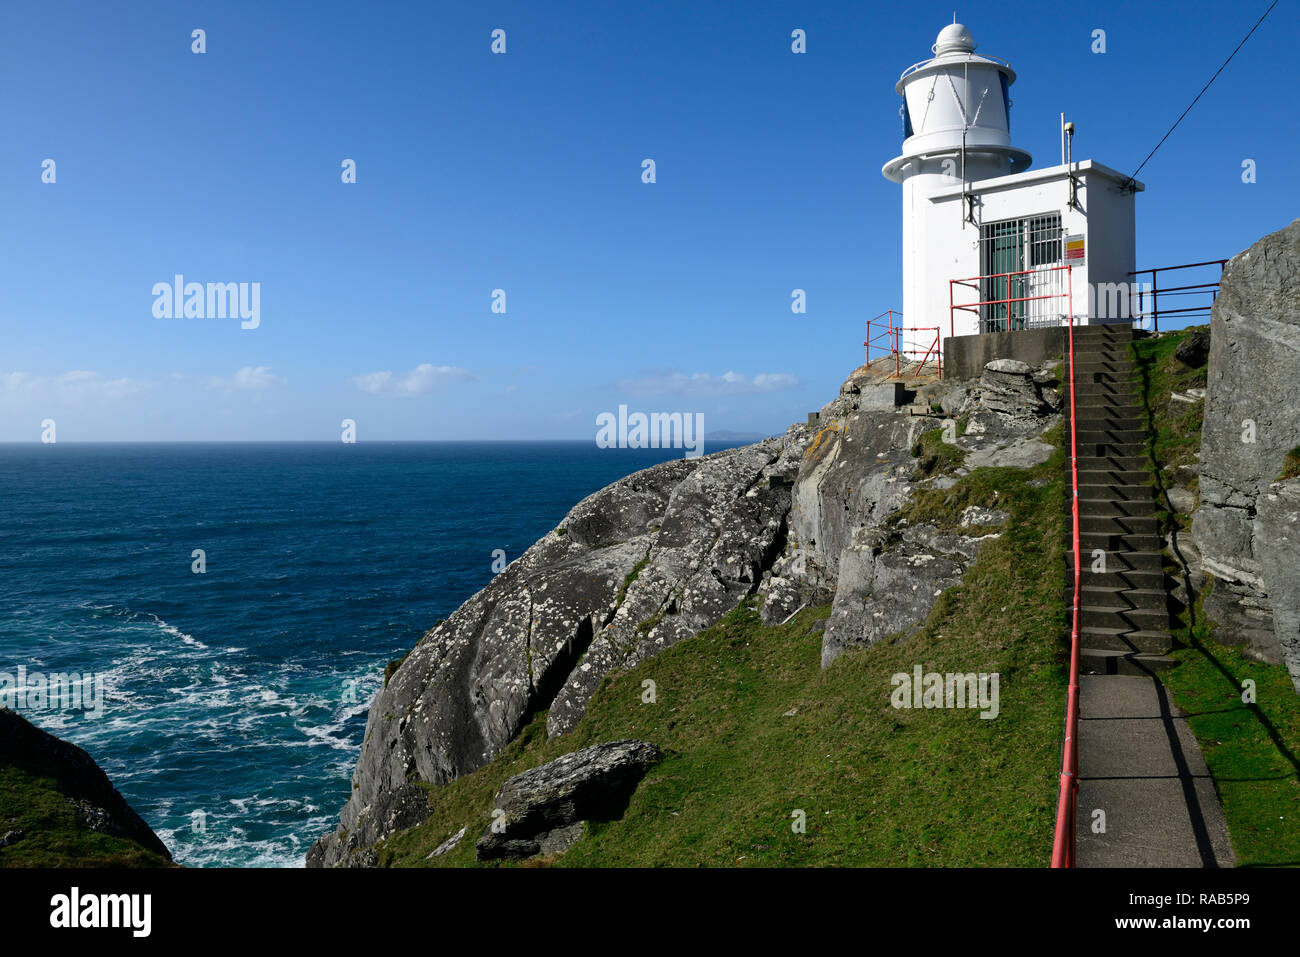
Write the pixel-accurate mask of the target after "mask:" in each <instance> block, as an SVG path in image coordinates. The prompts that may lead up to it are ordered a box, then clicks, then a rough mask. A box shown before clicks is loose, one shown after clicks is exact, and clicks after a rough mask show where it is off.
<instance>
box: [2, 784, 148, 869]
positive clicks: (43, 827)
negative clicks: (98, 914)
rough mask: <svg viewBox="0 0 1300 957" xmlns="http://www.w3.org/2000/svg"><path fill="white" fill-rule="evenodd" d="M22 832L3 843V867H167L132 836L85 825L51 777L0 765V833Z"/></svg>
mask: <svg viewBox="0 0 1300 957" xmlns="http://www.w3.org/2000/svg"><path fill="white" fill-rule="evenodd" d="M13 830H22V831H23V832H24V835H23V837H22V838H21V839H20V840H18V841H17V842H16V843H14V844H13V845H12V846H10V847H4V848H0V867H168V866H171V865H170V864H169V863H168V862H167V861H166V860H164V859H163V858H161V857H159V856H158V855H157V854H154V853H153V852H151V851H147V850H145V849H144V848H143V847H141V846H140V845H139V844H137V843H135V841H132V840H129V839H127V838H117V837H110V836H109V835H107V834H101V833H99V832H98V831H93V830H91V829H90V828H88V827H86V826H85V825H84V824H81V823H80V822H79V821H78V819H77V815H76V813H75V812H74V811H73V809H72V806H71V805H69V804H68V802H67V800H66V799H65V798H64V796H63V794H62V792H61V791H60V789H59V786H58V784H57V782H56V781H55V780H54V779H53V778H52V777H44V776H42V775H40V774H38V773H35V772H32V771H27V770H23V769H21V768H17V767H15V766H13V765H12V764H3V765H0V836H3V835H4V834H5V833H6V832H9V831H13Z"/></svg>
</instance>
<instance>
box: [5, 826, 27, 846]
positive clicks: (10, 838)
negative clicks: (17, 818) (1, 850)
mask: <svg viewBox="0 0 1300 957" xmlns="http://www.w3.org/2000/svg"><path fill="white" fill-rule="evenodd" d="M22 839H23V829H22V828H21V827H19V828H14V829H13V830H12V831H5V833H4V836H3V837H0V847H9V846H11V845H13V844H17V843H18V842H19V841H21V840H22Z"/></svg>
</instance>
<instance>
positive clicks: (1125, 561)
mask: <svg viewBox="0 0 1300 957" xmlns="http://www.w3.org/2000/svg"><path fill="white" fill-rule="evenodd" d="M1067 534H1068V533H1067ZM1079 539H1080V544H1081V545H1082V548H1083V569H1082V570H1083V573H1084V574H1087V573H1088V570H1089V569H1090V568H1092V550H1093V549H1094V548H1100V549H1101V550H1102V551H1104V552H1105V553H1106V573H1107V574H1112V573H1114V574H1123V573H1125V572H1164V570H1165V556H1164V553H1162V552H1159V551H1156V550H1154V549H1145V550H1142V549H1131V550H1130V549H1111V548H1106V547H1105V546H1104V545H1102V544H1094V543H1090V542H1089V541H1088V536H1086V535H1081V536H1079ZM1065 567H1066V570H1067V572H1068V573H1070V574H1073V573H1074V549H1073V548H1066V550H1065Z"/></svg>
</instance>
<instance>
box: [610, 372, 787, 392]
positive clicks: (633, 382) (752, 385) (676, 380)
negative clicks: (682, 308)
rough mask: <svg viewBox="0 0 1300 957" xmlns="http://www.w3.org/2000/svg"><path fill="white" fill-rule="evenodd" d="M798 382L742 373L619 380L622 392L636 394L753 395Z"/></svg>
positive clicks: (778, 374) (778, 375)
mask: <svg viewBox="0 0 1300 957" xmlns="http://www.w3.org/2000/svg"><path fill="white" fill-rule="evenodd" d="M798 385H799V380H798V379H797V378H796V377H795V376H792V375H790V374H789V373H787V372H760V373H759V374H758V375H756V376H753V377H752V378H751V377H750V376H747V375H742V374H741V373H739V372H724V373H723V374H722V375H717V376H715V375H711V374H709V373H707V372H695V373H692V374H691V375H686V374H685V373H682V372H667V373H654V374H651V375H644V376H638V377H636V378H632V379H620V380H619V383H618V387H619V389H621V390H622V391H624V392H627V393H630V394H633V395H689V396H716V395H752V394H755V393H760V392H779V391H781V390H782V389H793V388H795V387H796V386H798Z"/></svg>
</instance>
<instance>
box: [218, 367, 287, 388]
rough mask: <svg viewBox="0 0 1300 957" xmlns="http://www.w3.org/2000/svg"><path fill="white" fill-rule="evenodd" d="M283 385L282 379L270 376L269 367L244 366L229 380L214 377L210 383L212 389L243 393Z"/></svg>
mask: <svg viewBox="0 0 1300 957" xmlns="http://www.w3.org/2000/svg"><path fill="white" fill-rule="evenodd" d="M283 384H284V379H282V378H280V377H279V376H277V375H271V367H270V366H244V367H243V368H242V369H240V370H239V371H238V372H236V373H235V374H234V375H233V376H231V377H230V378H229V379H221V378H216V377H214V378H213V379H212V381H211V383H210V385H211V386H212V388H214V389H238V390H241V391H245V392H258V391H261V390H262V389H269V388H270V387H271V386H273V385H283Z"/></svg>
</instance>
